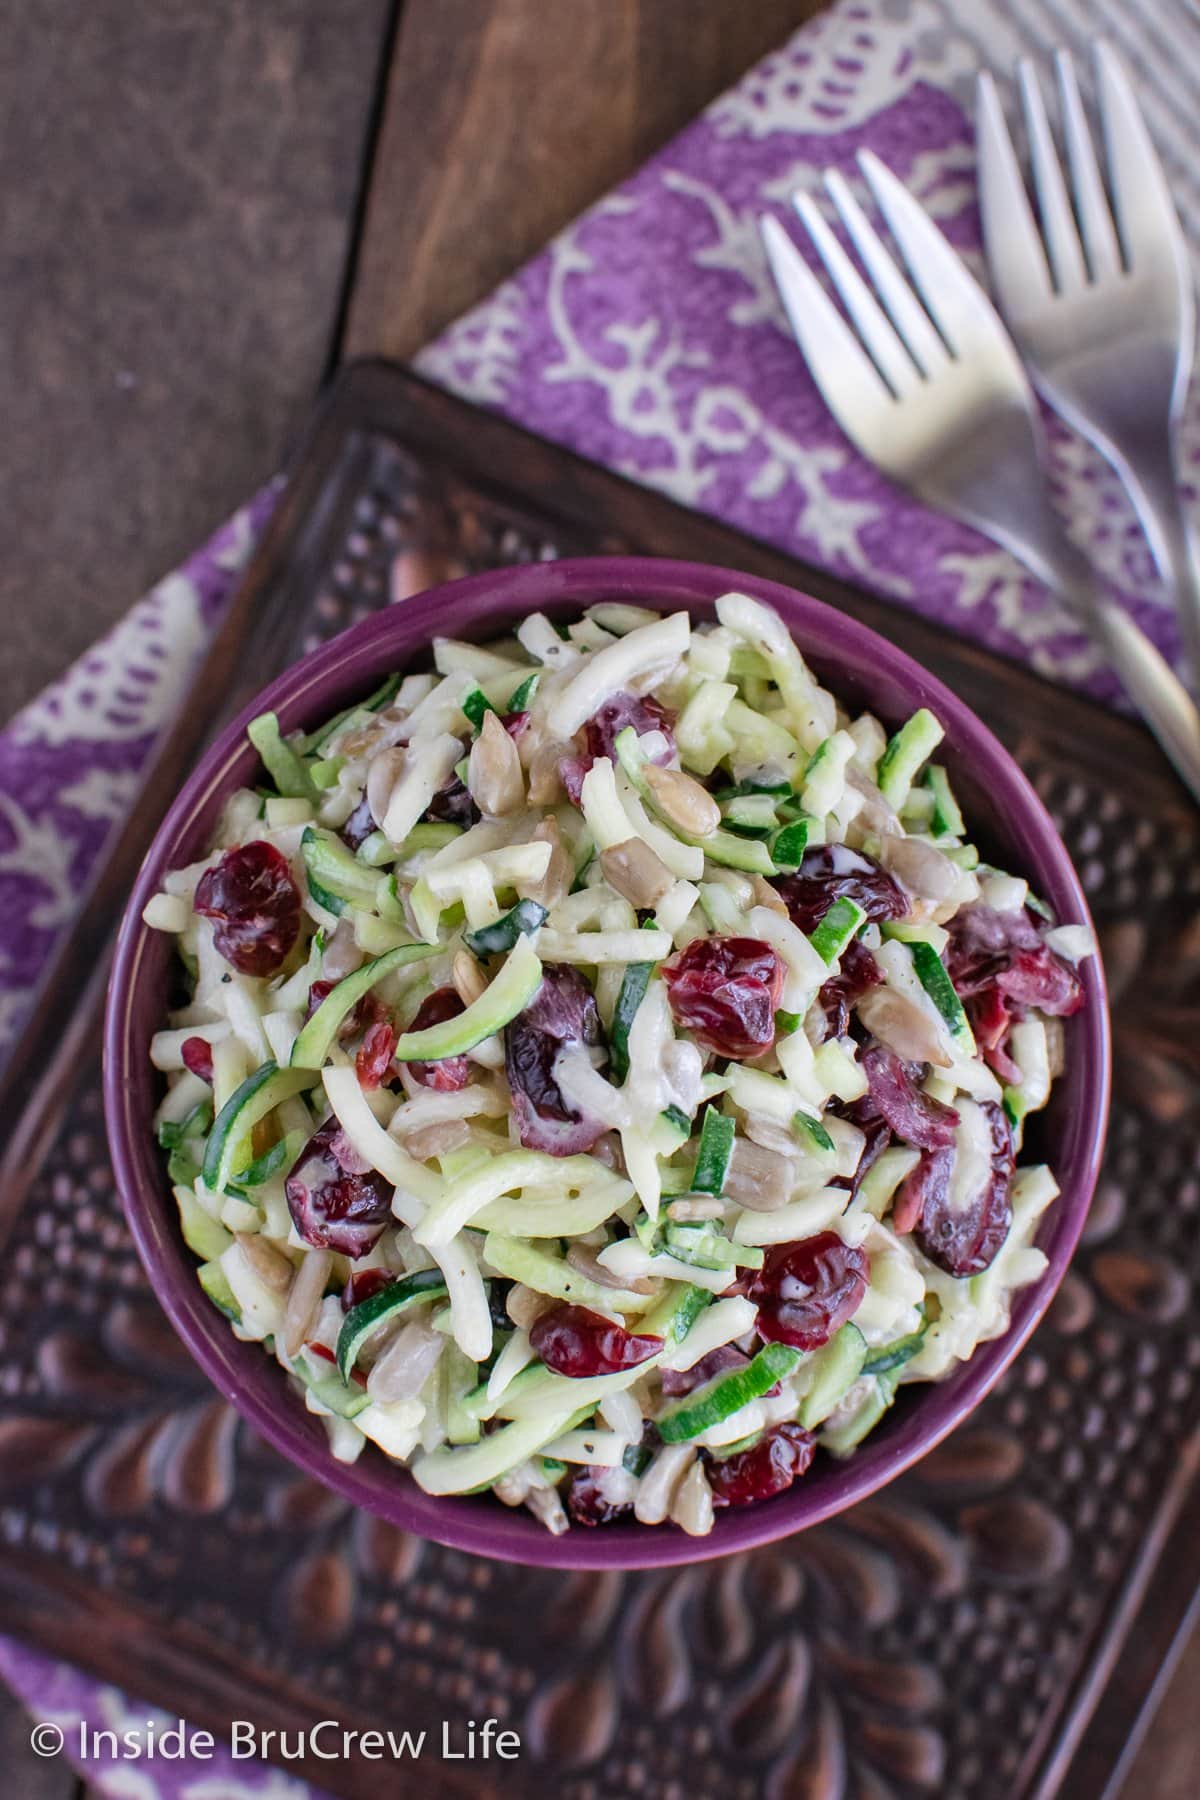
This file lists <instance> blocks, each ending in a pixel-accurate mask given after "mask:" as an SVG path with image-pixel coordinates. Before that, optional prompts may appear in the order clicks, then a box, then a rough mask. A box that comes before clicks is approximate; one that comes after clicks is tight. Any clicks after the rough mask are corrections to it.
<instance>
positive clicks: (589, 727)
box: [583, 692, 675, 762]
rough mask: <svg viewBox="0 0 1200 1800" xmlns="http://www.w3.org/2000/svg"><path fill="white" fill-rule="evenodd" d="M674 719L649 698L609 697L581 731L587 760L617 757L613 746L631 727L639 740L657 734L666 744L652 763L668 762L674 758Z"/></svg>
mask: <svg viewBox="0 0 1200 1800" xmlns="http://www.w3.org/2000/svg"><path fill="white" fill-rule="evenodd" d="M674 724H675V715H674V714H673V713H670V712H668V711H667V709H666V707H665V706H664V705H663V704H662V701H661V700H656V699H655V698H654V696H653V695H652V694H628V693H625V692H622V693H619V694H612V695H610V697H609V698H608V699H607V700H606V701H605V702H604V704H603V706H601V707H600V708H599V709H598V710H597V711H596V712H594V713H593V714H592V716H591V718H590V719H589V720H588V722H587V724H586V725H585V726H584V728H583V736H584V742H585V744H586V745H587V752H588V755H589V756H593V757H596V756H607V757H613V756H615V755H616V743H617V739H618V738H619V737H620V735H621V733H622V732H623V731H624V730H625V728H626V726H628V725H632V726H633V729H634V730H635V731H636V732H637V735H638V736H639V737H644V736H645V734H646V733H647V732H648V731H660V732H661V733H662V735H663V737H664V738H666V740H667V744H666V749H665V750H664V751H662V752H660V754H659V755H658V756H657V757H656V758H655V759H654V760H655V761H656V762H667V761H668V760H669V759H670V757H672V756H673V755H674V754H675V733H674V730H673V727H674Z"/></svg>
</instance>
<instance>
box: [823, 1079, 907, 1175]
mask: <svg viewBox="0 0 1200 1800" xmlns="http://www.w3.org/2000/svg"><path fill="white" fill-rule="evenodd" d="M844 1111H845V1116H846V1117H847V1118H848V1119H849V1120H850V1122H851V1124H852V1125H857V1126H858V1129H859V1130H860V1131H861V1132H862V1134H863V1137H864V1139H865V1142H864V1144H863V1149H862V1155H861V1156H860V1157H859V1159H858V1166H857V1168H856V1169H855V1171H854V1174H853V1176H852V1177H851V1179H850V1180H849V1181H846V1180H844V1179H843V1178H842V1177H841V1176H839V1177H837V1178H836V1179H835V1180H834V1181H831V1182H830V1184H829V1185H830V1186H831V1187H846V1188H849V1190H850V1198H851V1199H853V1198H854V1196H855V1194H857V1192H858V1190H859V1188H860V1186H861V1185H862V1179H863V1176H864V1175H865V1174H866V1172H867V1170H868V1169H869V1168H870V1167H871V1165H872V1163H877V1162H878V1161H879V1158H880V1157H881V1156H882V1155H883V1153H884V1151H885V1150H886V1149H887V1147H888V1145H889V1144H890V1143H891V1141H892V1128H891V1126H890V1125H889V1124H888V1122H887V1120H886V1119H885V1118H884V1116H883V1114H882V1113H881V1112H880V1111H879V1109H878V1107H876V1106H875V1105H874V1104H873V1103H872V1100H871V1096H870V1094H864V1096H863V1098H862V1099H861V1100H856V1101H855V1102H854V1104H853V1105H852V1106H847V1107H846V1108H845V1109H844Z"/></svg>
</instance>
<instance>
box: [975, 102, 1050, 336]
mask: <svg viewBox="0 0 1200 1800" xmlns="http://www.w3.org/2000/svg"><path fill="white" fill-rule="evenodd" d="M975 139H976V154H977V156H978V160H979V209H980V213H981V215H982V218H983V237H984V244H985V246H986V249H987V259H988V271H989V273H990V275H991V278H992V285H993V287H994V288H995V290H996V293H997V294H998V295H999V297H1000V304H1001V306H1002V307H1003V308H1004V310H1005V312H1007V313H1011V314H1017V313H1019V312H1021V311H1023V310H1024V309H1025V307H1026V306H1028V305H1029V304H1030V302H1032V301H1036V302H1042V301H1046V300H1048V299H1049V298H1050V293H1051V289H1050V270H1049V267H1048V265H1047V263H1046V251H1045V247H1044V245H1043V244H1042V239H1041V234H1040V233H1039V231H1038V228H1037V224H1036V222H1035V220H1034V217H1033V208H1032V207H1031V206H1030V204H1029V196H1028V195H1027V194H1026V192H1025V181H1024V178H1023V176H1022V174H1021V168H1020V164H1019V163H1018V162H1017V153H1016V151H1015V150H1014V149H1013V141H1012V138H1011V137H1010V136H1009V132H1008V124H1007V122H1006V120H1005V117H1004V108H1003V106H1002V105H1001V104H1000V95H999V94H998V92H997V91H996V83H995V82H994V81H993V80H992V77H991V76H990V75H989V74H987V73H986V72H984V73H983V74H981V75H980V76H979V78H978V80H977V81H976V83H975Z"/></svg>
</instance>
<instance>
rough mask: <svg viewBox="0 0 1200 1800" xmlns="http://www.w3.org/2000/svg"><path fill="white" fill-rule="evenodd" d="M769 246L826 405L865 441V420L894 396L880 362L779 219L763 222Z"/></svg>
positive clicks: (796, 331) (854, 437)
mask: <svg viewBox="0 0 1200 1800" xmlns="http://www.w3.org/2000/svg"><path fill="white" fill-rule="evenodd" d="M758 225H759V230H760V231H761V233H762V240H763V248H764V249H765V250H766V253H767V261H768V263H769V264H770V267H771V273H772V275H773V276H774V278H775V285H776V287H777V288H778V289H779V297H780V299H781V300H782V301H783V308H784V311H785V312H786V313H787V316H788V323H789V324H790V325H791V328H792V335H793V336H794V337H795V339H796V342H797V343H798V344H799V346H800V350H801V354H802V355H803V357H804V360H805V362H806V363H807V364H808V369H809V373H810V374H811V376H812V378H813V380H814V381H815V382H816V384H817V386H818V387H819V388H820V390H821V394H822V396H823V398H824V401H825V404H826V406H827V407H828V408H829V410H830V412H831V413H832V414H833V416H834V418H835V419H836V420H837V422H838V424H839V425H840V426H841V427H842V430H843V431H844V432H845V433H846V436H847V437H849V438H851V439H852V440H853V441H854V442H855V443H858V442H859V428H860V426H861V422H862V419H863V418H864V417H866V418H871V417H873V416H874V415H875V414H877V413H878V411H879V407H880V404H881V402H885V401H887V402H890V400H891V395H890V394H889V392H888V390H887V387H886V386H885V384H884V381H883V378H882V376H881V375H880V373H879V371H878V369H877V368H876V367H875V364H874V363H873V362H872V361H871V359H870V357H869V356H868V355H867V353H866V351H865V350H864V349H863V348H862V346H861V345H860V343H859V341H858V339H857V338H856V337H855V335H854V333H853V332H852V331H851V329H850V327H849V326H848V325H847V323H846V321H845V320H844V319H843V317H842V315H841V313H840V312H839V311H838V309H837V307H836V306H835V305H834V304H833V301H832V300H831V299H830V298H829V296H828V294H827V293H826V292H825V290H824V288H823V287H822V286H821V284H820V282H819V281H818V280H817V278H816V276H815V275H814V274H813V272H812V270H811V269H810V268H809V266H808V264H807V263H806V262H805V260H804V258H803V257H802V256H801V254H800V252H799V250H797V248H796V246H795V244H793V242H792V240H791V238H790V237H789V236H788V234H787V232H786V231H785V230H784V229H783V226H782V225H781V224H780V223H779V220H778V219H774V218H772V217H771V216H770V215H769V214H764V215H763V216H762V217H761V218H760V219H759V221H758Z"/></svg>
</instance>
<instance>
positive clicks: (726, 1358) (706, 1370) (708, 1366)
mask: <svg viewBox="0 0 1200 1800" xmlns="http://www.w3.org/2000/svg"><path fill="white" fill-rule="evenodd" d="M749 1361H750V1358H749V1357H748V1356H747V1355H746V1354H745V1352H744V1351H742V1350H739V1349H738V1348H737V1346H736V1345H735V1344H722V1345H721V1346H720V1348H719V1349H717V1350H710V1351H709V1353H708V1355H707V1356H702V1357H701V1358H700V1361H699V1362H698V1363H693V1364H692V1366H691V1368H690V1369H664V1370H663V1372H662V1391H663V1393H664V1394H669V1395H671V1396H672V1397H673V1396H675V1395H676V1394H690V1393H691V1391H692V1389H693V1388H698V1387H703V1386H704V1384H705V1382H706V1381H711V1380H712V1379H713V1377H714V1375H720V1374H722V1373H723V1372H724V1371H725V1370H726V1369H744V1368H745V1367H746V1365H747V1363H748V1362H749Z"/></svg>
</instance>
